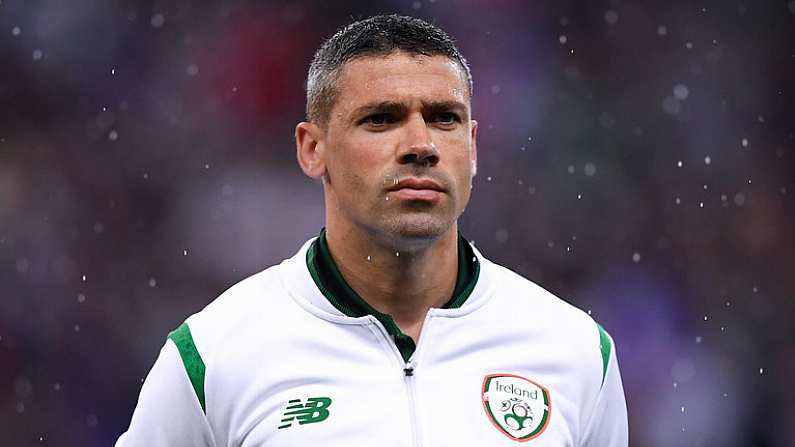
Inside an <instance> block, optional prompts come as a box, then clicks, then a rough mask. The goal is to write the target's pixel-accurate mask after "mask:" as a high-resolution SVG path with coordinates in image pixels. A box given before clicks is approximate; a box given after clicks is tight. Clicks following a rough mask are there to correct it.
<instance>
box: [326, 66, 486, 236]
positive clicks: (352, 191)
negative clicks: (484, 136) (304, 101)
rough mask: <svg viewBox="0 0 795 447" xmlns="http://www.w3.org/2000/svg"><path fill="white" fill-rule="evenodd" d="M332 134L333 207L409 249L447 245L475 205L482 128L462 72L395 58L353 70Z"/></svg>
mask: <svg viewBox="0 0 795 447" xmlns="http://www.w3.org/2000/svg"><path fill="white" fill-rule="evenodd" d="M337 89H338V94H337V100H336V102H335V104H334V107H333V108H332V110H331V113H330V118H329V122H328V124H327V126H326V130H325V136H324V141H323V142H322V144H323V146H324V148H323V151H322V158H323V162H324V164H325V168H326V175H327V177H326V180H327V181H326V184H325V189H326V207H327V212H328V213H329V217H330V218H335V217H336V218H338V219H343V220H344V221H345V223H347V224H352V225H354V226H356V227H358V228H359V229H361V230H365V231H367V232H368V233H370V234H371V235H373V236H375V237H377V238H379V239H384V238H385V239H387V240H391V241H393V242H394V243H397V244H399V245H401V246H406V244H409V245H411V243H412V242H413V243H420V244H422V241H426V242H427V241H428V240H433V239H436V238H438V237H439V236H441V235H442V234H443V233H445V232H446V231H447V230H449V229H450V227H451V225H452V224H454V223H455V222H456V219H458V216H460V215H461V213H462V212H463V211H464V208H465V207H466V205H467V203H468V202H469V196H470V190H471V187H472V186H471V185H472V177H473V176H474V169H475V161H476V149H475V133H476V126H477V123H476V122H474V121H472V120H471V117H470V99H469V94H468V91H467V84H466V83H465V81H464V79H463V77H462V75H461V71H460V69H459V67H458V65H457V64H456V63H455V62H454V61H452V60H450V59H448V58H447V57H444V56H433V57H429V56H412V55H408V54H406V53H402V52H396V53H393V54H392V55H389V56H386V57H364V58H359V59H354V60H352V61H349V62H347V63H346V64H345V66H344V67H343V69H342V73H341V76H340V78H339V80H338V83H337Z"/></svg>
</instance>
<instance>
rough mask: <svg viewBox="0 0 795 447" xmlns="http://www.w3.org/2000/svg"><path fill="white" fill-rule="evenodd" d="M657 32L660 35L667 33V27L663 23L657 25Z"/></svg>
mask: <svg viewBox="0 0 795 447" xmlns="http://www.w3.org/2000/svg"><path fill="white" fill-rule="evenodd" d="M657 34H658V35H660V36H664V35H666V34H668V28H667V27H666V26H665V25H657Z"/></svg>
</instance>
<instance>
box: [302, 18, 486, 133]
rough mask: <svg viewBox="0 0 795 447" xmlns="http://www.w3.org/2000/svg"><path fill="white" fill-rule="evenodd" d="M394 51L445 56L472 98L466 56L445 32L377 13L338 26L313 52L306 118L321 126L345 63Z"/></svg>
mask: <svg viewBox="0 0 795 447" xmlns="http://www.w3.org/2000/svg"><path fill="white" fill-rule="evenodd" d="M395 51H405V52H406V53H409V54H411V55H424V56H439V55H441V56H446V57H448V58H450V59H451V60H453V61H455V62H456V63H458V66H459V67H460V68H461V72H462V74H463V75H464V78H465V81H466V83H467V88H468V93H469V97H470V98H471V97H472V74H471V73H470V71H469V65H467V61H466V59H464V56H462V55H461V52H460V51H458V48H456V46H455V43H454V42H453V39H452V38H450V36H449V35H447V33H445V32H444V31H442V30H441V29H439V28H438V27H436V26H434V25H431V24H430V23H428V22H426V21H424V20H421V19H418V18H415V17H408V16H401V15H396V14H393V15H378V16H373V17H370V18H367V19H364V20H359V21H357V22H353V23H351V24H349V25H347V26H345V27H343V28H340V29H339V30H338V31H337V32H336V33H335V34H334V35H333V36H331V38H329V39H328V40H326V41H325V42H323V45H321V46H320V48H319V49H318V50H317V51H316V52H315V57H314V58H313V59H312V64H311V65H310V66H309V75H308V76H307V81H306V118H307V120H308V121H312V122H315V123H318V124H320V125H323V126H325V125H326V124H327V123H328V120H329V114H330V113H331V109H332V107H333V106H334V103H335V101H336V96H337V85H336V84H337V80H338V78H339V74H340V71H341V68H342V66H343V65H345V63H346V62H348V61H350V60H352V59H355V58H359V57H366V56H387V55H390V54H392V53H393V52H395Z"/></svg>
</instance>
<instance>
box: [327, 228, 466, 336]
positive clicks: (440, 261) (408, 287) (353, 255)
mask: <svg viewBox="0 0 795 447" xmlns="http://www.w3.org/2000/svg"><path fill="white" fill-rule="evenodd" d="M326 239H327V242H328V247H329V251H330V252H331V255H332V257H333V259H334V262H335V263H336V264H337V267H338V269H339V271H340V273H341V274H342V277H343V278H344V279H345V281H346V282H347V283H348V285H349V286H350V287H351V288H352V289H353V290H354V291H355V292H356V293H357V294H359V296H361V297H362V299H364V300H365V301H367V303H368V304H370V305H371V306H372V307H373V308H375V309H376V310H378V311H379V312H381V313H385V314H389V315H391V316H392V318H393V319H394V320H395V323H396V324H397V325H398V327H399V328H400V329H401V330H402V331H403V332H404V333H405V334H407V335H409V336H410V337H412V338H413V339H414V340H415V341H416V340H418V338H419V334H420V331H421V330H422V323H423V321H424V320H425V315H426V314H427V312H428V309H430V308H431V307H442V306H443V305H444V304H445V303H446V302H447V301H448V300H449V299H450V297H451V295H452V294H453V290H454V288H455V285H456V277H457V274H458V230H457V227H456V225H452V226H451V227H450V229H449V230H448V231H447V232H446V233H444V234H443V235H442V236H440V237H439V238H437V239H435V240H433V241H432V242H429V243H428V244H427V245H420V246H417V245H414V246H412V247H411V249H410V250H406V251H401V250H400V248H399V247H396V246H395V245H394V244H391V243H388V242H383V241H379V240H377V239H376V238H374V237H372V236H371V235H369V234H368V233H365V232H363V231H361V230H358V231H357V230H355V229H349V230H347V231H346V230H345V229H344V228H342V227H339V226H334V225H333V224H332V222H328V226H327V228H326Z"/></svg>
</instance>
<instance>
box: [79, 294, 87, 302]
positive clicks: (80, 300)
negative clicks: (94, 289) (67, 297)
mask: <svg viewBox="0 0 795 447" xmlns="http://www.w3.org/2000/svg"><path fill="white" fill-rule="evenodd" d="M77 302H78V303H81V304H82V303H85V302H86V296H85V295H83V294H82V293H81V294H78V295H77Z"/></svg>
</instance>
